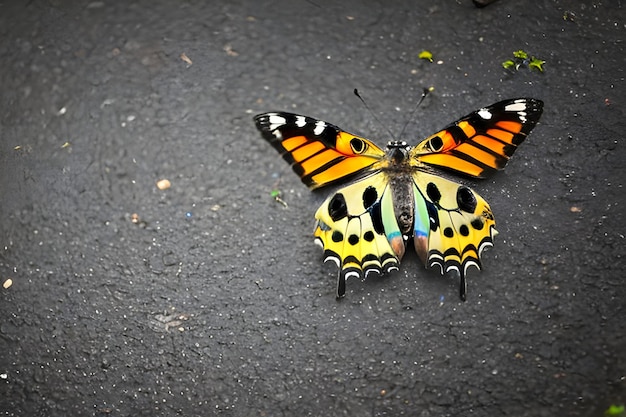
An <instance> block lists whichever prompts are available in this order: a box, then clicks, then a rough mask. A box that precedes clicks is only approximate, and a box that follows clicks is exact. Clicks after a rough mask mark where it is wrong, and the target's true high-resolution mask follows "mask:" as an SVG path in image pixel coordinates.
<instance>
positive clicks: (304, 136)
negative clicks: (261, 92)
mask: <svg viewBox="0 0 626 417" xmlns="http://www.w3.org/2000/svg"><path fill="white" fill-rule="evenodd" d="M254 121H255V123H256V126H257V128H258V129H259V130H260V131H261V133H262V135H263V137H264V138H265V139H266V140H267V141H268V142H270V143H271V144H272V146H274V148H276V149H277V150H278V152H280V154H281V155H282V156H283V158H284V159H285V160H286V161H287V162H288V163H289V164H290V165H291V166H292V168H293V170H294V172H295V173H296V174H298V176H299V177H300V178H301V179H302V182H304V183H305V184H306V185H307V186H308V187H310V188H312V189H315V188H319V187H322V186H325V185H329V184H332V183H335V182H338V181H340V180H347V179H348V178H351V177H353V176H356V175H358V174H361V173H363V172H365V171H367V170H368V169H374V168H372V165H374V164H376V162H378V161H379V160H380V159H382V158H383V157H384V155H385V152H384V151H383V150H382V149H380V148H379V147H378V146H376V145H375V144H374V143H373V142H371V141H369V140H367V139H364V138H362V137H359V136H357V135H353V134H351V133H348V132H345V131H343V130H341V129H339V128H338V127H337V126H334V125H332V124H330V123H326V122H323V121H321V120H317V119H313V118H311V117H306V116H300V115H297V114H293V113H285V112H273V113H264V114H260V115H258V116H256V117H255V118H254Z"/></svg>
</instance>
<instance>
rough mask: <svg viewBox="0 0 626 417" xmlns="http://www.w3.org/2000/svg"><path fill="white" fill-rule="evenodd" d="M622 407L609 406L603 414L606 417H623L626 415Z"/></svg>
mask: <svg viewBox="0 0 626 417" xmlns="http://www.w3.org/2000/svg"><path fill="white" fill-rule="evenodd" d="M624 410H625V409H624V406H623V405H615V404H611V406H610V407H609V408H608V409H607V410H606V411H605V412H604V415H605V416H606V417H624V416H625V415H626V413H624Z"/></svg>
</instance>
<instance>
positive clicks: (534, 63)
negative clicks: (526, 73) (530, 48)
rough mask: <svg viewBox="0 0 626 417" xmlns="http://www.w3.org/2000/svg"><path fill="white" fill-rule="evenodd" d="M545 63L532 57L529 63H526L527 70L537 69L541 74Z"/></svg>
mask: <svg viewBox="0 0 626 417" xmlns="http://www.w3.org/2000/svg"><path fill="white" fill-rule="evenodd" d="M545 63H546V61H543V60H541V59H539V58H535V57H534V56H533V57H531V58H530V62H529V63H528V68H530V69H538V70H539V71H541V72H543V64H545Z"/></svg>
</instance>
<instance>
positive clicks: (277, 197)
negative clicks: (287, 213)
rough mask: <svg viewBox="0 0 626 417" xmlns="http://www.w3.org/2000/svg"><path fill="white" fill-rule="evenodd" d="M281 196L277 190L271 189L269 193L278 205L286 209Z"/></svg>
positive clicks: (285, 203)
mask: <svg viewBox="0 0 626 417" xmlns="http://www.w3.org/2000/svg"><path fill="white" fill-rule="evenodd" d="M281 195H282V192H281V191H280V190H279V189H273V190H272V191H270V196H271V197H272V198H273V199H274V200H275V201H276V202H278V203H280V204H282V205H283V207H285V208H287V202H285V200H283V199H282V198H280V196H281Z"/></svg>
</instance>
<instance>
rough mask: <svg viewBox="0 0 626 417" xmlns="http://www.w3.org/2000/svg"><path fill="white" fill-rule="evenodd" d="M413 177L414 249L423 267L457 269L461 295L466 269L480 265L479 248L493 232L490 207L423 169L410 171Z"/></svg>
mask: <svg viewBox="0 0 626 417" xmlns="http://www.w3.org/2000/svg"><path fill="white" fill-rule="evenodd" d="M413 180H414V184H415V188H414V197H415V207H416V216H415V226H414V227H415V232H414V237H413V243H414V245H415V250H416V252H417V254H418V255H419V256H420V258H421V259H422V261H423V262H424V264H425V265H426V266H427V267H429V268H430V267H435V266H438V267H439V269H440V271H441V273H442V274H444V273H448V272H451V271H456V272H458V274H459V275H460V278H461V286H460V295H461V298H462V299H465V293H466V285H465V275H466V274H467V270H468V269H469V268H470V267H471V266H475V267H476V268H478V269H480V267H481V263H480V259H481V255H482V252H483V250H484V249H485V248H487V247H490V246H492V244H493V237H494V236H495V235H496V234H497V231H496V230H495V225H496V223H495V220H494V217H493V214H492V212H491V208H490V207H489V204H488V203H487V202H486V201H485V200H484V199H483V198H482V197H481V196H480V195H478V193H476V192H475V191H474V190H472V189H471V188H469V187H467V186H465V185H461V184H458V183H455V182H453V181H450V180H447V179H445V178H442V177H438V176H436V175H432V174H428V173H425V172H420V173H417V174H414V175H413ZM424 215H426V216H427V217H426V218H424ZM426 228H428V233H424V232H423V231H424V229H426Z"/></svg>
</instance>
